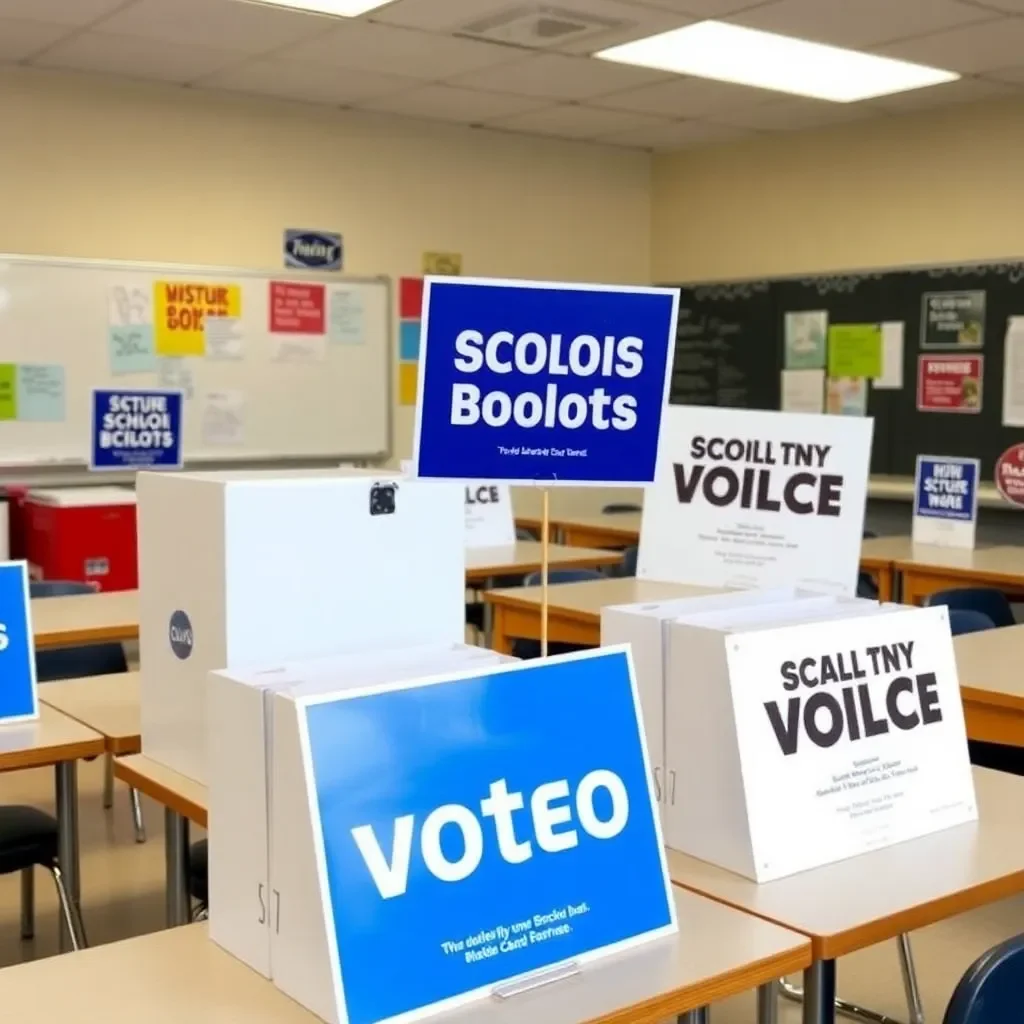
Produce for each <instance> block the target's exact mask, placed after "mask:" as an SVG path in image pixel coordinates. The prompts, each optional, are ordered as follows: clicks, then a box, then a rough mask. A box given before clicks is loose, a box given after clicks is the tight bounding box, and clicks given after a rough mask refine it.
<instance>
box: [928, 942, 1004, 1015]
mask: <svg viewBox="0 0 1024 1024" xmlns="http://www.w3.org/2000/svg"><path fill="white" fill-rule="evenodd" d="M1022 1006H1024V935H1018V936H1016V937H1015V938H1012V939H1007V940H1006V941H1005V942H1000V943H999V945H998V946H993V947H992V949H990V950H989V951H988V952H987V953H984V954H982V955H981V956H980V957H979V958H978V959H977V960H975V961H974V963H973V964H971V966H970V967H968V968H967V972H966V973H965V974H964V976H963V977H962V978H961V979H960V981H959V983H958V984H957V986H956V988H955V989H954V990H953V997H952V998H951V999H950V1001H949V1005H948V1006H947V1007H946V1013H945V1015H944V1016H943V1018H942V1024H1010V1022H1011V1021H1018V1020H1020V1019H1021V1007H1022Z"/></svg>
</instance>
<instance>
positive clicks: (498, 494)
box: [466, 480, 516, 548]
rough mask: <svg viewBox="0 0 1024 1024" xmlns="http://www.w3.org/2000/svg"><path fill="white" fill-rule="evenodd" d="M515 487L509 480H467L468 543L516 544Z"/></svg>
mask: <svg viewBox="0 0 1024 1024" xmlns="http://www.w3.org/2000/svg"><path fill="white" fill-rule="evenodd" d="M515 540H516V524H515V519H514V518H513V516H512V491H511V489H510V488H509V487H508V485H507V484H499V483H489V482H485V481H480V480H474V481H471V482H469V483H467V484H466V547H467V548H494V547H500V546H501V545H504V544H514V543H515Z"/></svg>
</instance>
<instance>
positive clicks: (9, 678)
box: [0, 562, 39, 722]
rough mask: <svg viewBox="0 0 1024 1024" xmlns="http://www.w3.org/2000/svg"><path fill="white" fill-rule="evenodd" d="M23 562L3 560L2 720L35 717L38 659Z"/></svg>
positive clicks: (0, 580)
mask: <svg viewBox="0 0 1024 1024" xmlns="http://www.w3.org/2000/svg"><path fill="white" fill-rule="evenodd" d="M30 608H31V606H30V604H29V592H28V568H27V566H26V565H25V563H24V562H0V722H18V721H22V720H24V719H28V718H36V717H37V716H38V714H39V706H38V704H37V702H36V659H35V645H34V642H33V638H32V616H31V611H30Z"/></svg>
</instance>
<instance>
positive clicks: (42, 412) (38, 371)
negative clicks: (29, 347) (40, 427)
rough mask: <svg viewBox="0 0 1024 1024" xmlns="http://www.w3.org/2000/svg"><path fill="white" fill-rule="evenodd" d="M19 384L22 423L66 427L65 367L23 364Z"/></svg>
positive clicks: (19, 410)
mask: <svg viewBox="0 0 1024 1024" xmlns="http://www.w3.org/2000/svg"><path fill="white" fill-rule="evenodd" d="M16 380H17V390H18V419H19V420H25V421H26V422H30V423H62V422H63V421H64V420H65V419H66V418H67V413H66V411H65V399H64V391H65V389H64V367H63V366H57V365H55V364H45V363H43V364H40V363H19V364H18V367H17V371H16Z"/></svg>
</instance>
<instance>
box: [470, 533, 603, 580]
mask: <svg viewBox="0 0 1024 1024" xmlns="http://www.w3.org/2000/svg"><path fill="white" fill-rule="evenodd" d="M542 548H543V545H542V544H541V543H540V541H537V540H517V541H516V542H515V543H514V544H502V545H499V546H498V547H493V548H469V549H467V551H466V583H467V585H468V586H471V587H474V586H480V585H486V584H487V581H488V580H491V579H494V577H495V576H525V575H526V574H527V573H531V572H538V571H539V570H540V567H541V558H542V554H541V551H542ZM621 561H622V554H621V553H620V552H618V551H598V550H595V549H593V548H584V547H566V546H565V545H562V544H549V545H548V566H549V567H550V568H551V569H597V568H599V567H601V566H604V565H616V564H618V563H619V562H621Z"/></svg>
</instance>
